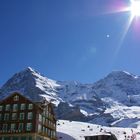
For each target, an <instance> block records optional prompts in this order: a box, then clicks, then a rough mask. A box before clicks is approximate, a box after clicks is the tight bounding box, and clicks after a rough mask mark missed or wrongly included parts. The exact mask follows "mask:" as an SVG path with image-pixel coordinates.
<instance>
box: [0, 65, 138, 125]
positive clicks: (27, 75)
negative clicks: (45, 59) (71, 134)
mask: <svg viewBox="0 0 140 140" xmlns="http://www.w3.org/2000/svg"><path fill="white" fill-rule="evenodd" d="M13 91H20V92H21V93H22V94H24V95H26V96H27V97H28V98H30V99H31V100H33V101H39V100H43V99H45V98H46V99H47V100H49V101H51V102H52V103H54V104H55V106H56V109H55V111H56V114H57V117H58V118H59V119H69V120H78V121H87V122H92V123H97V124H101V125H112V126H123V127H139V122H140V106H139V105H140V77H139V76H135V75H133V74H130V73H128V72H124V71H113V72H111V73H110V74H109V75H107V76H106V77H105V78H103V79H101V80H99V81H98V82H96V83H92V84H83V83H80V82H76V81H55V80H51V79H48V78H47V77H45V76H42V75H41V74H40V73H38V72H37V71H35V70H33V69H32V68H30V67H28V68H26V69H25V70H23V71H21V72H19V73H16V74H15V75H14V76H13V77H12V78H10V79H9V80H8V81H7V82H6V83H5V84H4V85H3V86H2V87H1V89H0V98H1V99H3V98H5V97H6V96H8V95H9V94H11V93H12V92H13ZM126 122H127V123H126Z"/></svg>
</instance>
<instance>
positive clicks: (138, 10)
mask: <svg viewBox="0 0 140 140" xmlns="http://www.w3.org/2000/svg"><path fill="white" fill-rule="evenodd" d="M130 11H131V14H132V16H133V17H136V16H140V1H138V0H137V1H136V0H133V1H131V6H130Z"/></svg>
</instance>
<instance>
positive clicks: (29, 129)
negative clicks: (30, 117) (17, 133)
mask: <svg viewBox="0 0 140 140" xmlns="http://www.w3.org/2000/svg"><path fill="white" fill-rule="evenodd" d="M26 130H27V131H31V130H32V123H27V125H26Z"/></svg>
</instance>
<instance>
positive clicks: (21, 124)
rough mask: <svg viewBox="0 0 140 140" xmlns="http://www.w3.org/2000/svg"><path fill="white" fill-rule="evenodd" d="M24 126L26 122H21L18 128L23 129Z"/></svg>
mask: <svg viewBox="0 0 140 140" xmlns="http://www.w3.org/2000/svg"><path fill="white" fill-rule="evenodd" d="M23 127H24V124H23V123H19V125H18V130H20V131H22V130H23Z"/></svg>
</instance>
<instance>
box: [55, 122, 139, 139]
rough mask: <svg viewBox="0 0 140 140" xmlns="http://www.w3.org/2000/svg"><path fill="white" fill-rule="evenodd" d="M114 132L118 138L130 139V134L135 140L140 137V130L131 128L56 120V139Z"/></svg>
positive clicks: (78, 137) (82, 137) (81, 137)
mask: <svg viewBox="0 0 140 140" xmlns="http://www.w3.org/2000/svg"><path fill="white" fill-rule="evenodd" d="M110 132H111V133H112V134H114V135H115V136H116V137H117V139H118V140H124V139H127V140H132V139H131V138H132V136H136V138H135V140H136V139H137V140H139V139H140V130H139V129H132V128H115V127H104V126H101V125H94V124H90V123H82V122H75V121H65V120H59V121H58V122H57V137H58V140H85V139H84V136H93V135H103V134H109V133H110Z"/></svg>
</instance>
